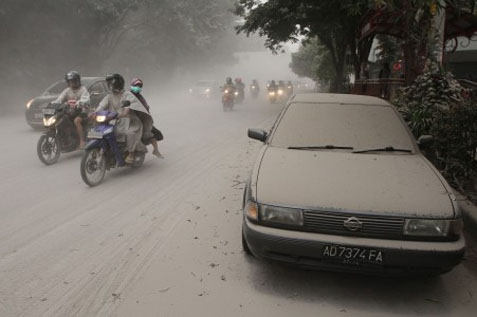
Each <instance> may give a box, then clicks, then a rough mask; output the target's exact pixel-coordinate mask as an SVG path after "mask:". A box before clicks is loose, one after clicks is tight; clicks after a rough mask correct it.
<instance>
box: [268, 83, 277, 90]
mask: <svg viewBox="0 0 477 317" xmlns="http://www.w3.org/2000/svg"><path fill="white" fill-rule="evenodd" d="M277 89H278V86H277V83H276V82H275V80H272V81H271V82H270V84H269V85H268V91H277Z"/></svg>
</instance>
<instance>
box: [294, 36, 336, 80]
mask: <svg viewBox="0 0 477 317" xmlns="http://www.w3.org/2000/svg"><path fill="white" fill-rule="evenodd" d="M290 68H291V69H292V71H293V72H294V73H295V74H297V75H298V76H300V77H308V78H311V79H312V80H314V81H320V82H321V83H323V84H326V85H329V84H330V83H331V82H333V80H334V78H335V77H336V73H335V69H334V68H333V67H332V63H331V54H330V52H329V51H328V50H327V49H326V47H325V46H324V45H323V44H321V43H320V41H319V40H318V39H317V38H314V39H310V40H308V41H304V42H303V43H302V45H300V48H299V49H298V52H296V53H293V54H292V61H291V63H290Z"/></svg>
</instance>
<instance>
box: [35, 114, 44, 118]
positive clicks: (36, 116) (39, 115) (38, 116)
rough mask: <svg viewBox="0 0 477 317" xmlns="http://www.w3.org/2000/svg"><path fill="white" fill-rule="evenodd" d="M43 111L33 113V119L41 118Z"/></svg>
mask: <svg viewBox="0 0 477 317" xmlns="http://www.w3.org/2000/svg"><path fill="white" fill-rule="evenodd" d="M42 118H43V113H35V119H42Z"/></svg>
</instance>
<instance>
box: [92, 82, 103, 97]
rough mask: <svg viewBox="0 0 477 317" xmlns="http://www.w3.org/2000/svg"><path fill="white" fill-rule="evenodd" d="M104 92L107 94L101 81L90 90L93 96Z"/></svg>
mask: <svg viewBox="0 0 477 317" xmlns="http://www.w3.org/2000/svg"><path fill="white" fill-rule="evenodd" d="M104 92H105V89H104V85H103V83H102V82H100V81H98V82H96V83H94V84H93V85H92V86H91V88H90V93H91V94H102V93H104Z"/></svg>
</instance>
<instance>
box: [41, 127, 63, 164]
mask: <svg viewBox="0 0 477 317" xmlns="http://www.w3.org/2000/svg"><path fill="white" fill-rule="evenodd" d="M36 153H37V154H38V158H39V159H40V161H41V162H42V163H43V164H45V165H53V164H55V163H56V162H58V160H59V159H60V154H61V150H60V144H59V143H58V138H56V137H55V136H48V135H46V134H43V135H42V136H41V137H40V139H39V140H38V143H37V146H36Z"/></svg>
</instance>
